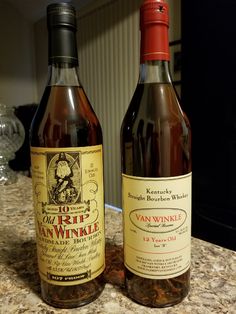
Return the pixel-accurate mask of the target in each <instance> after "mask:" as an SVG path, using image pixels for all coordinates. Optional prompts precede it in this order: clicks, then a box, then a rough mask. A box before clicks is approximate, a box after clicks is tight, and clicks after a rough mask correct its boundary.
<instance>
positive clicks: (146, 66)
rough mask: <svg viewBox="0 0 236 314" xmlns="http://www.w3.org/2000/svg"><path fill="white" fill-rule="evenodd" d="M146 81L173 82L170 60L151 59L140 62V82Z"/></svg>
mask: <svg viewBox="0 0 236 314" xmlns="http://www.w3.org/2000/svg"><path fill="white" fill-rule="evenodd" d="M145 83H171V76H170V71H169V62H168V61H162V60H161V61H160V60H150V61H145V62H144V63H142V64H140V68H139V84H145Z"/></svg>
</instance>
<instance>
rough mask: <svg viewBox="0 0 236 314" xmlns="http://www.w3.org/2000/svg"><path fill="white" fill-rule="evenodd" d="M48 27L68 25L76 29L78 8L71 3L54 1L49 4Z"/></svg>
mask: <svg viewBox="0 0 236 314" xmlns="http://www.w3.org/2000/svg"><path fill="white" fill-rule="evenodd" d="M47 23H48V28H51V27H58V26H66V27H71V28H74V29H76V10H75V8H74V7H73V6H72V5H70V4H69V3H53V4H50V5H48V6H47Z"/></svg>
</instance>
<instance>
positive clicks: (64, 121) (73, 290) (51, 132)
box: [31, 86, 104, 308]
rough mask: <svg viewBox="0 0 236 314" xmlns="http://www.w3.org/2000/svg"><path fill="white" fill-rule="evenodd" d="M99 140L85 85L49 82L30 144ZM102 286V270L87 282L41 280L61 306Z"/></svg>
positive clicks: (87, 298)
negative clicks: (55, 84) (64, 282)
mask: <svg viewBox="0 0 236 314" xmlns="http://www.w3.org/2000/svg"><path fill="white" fill-rule="evenodd" d="M99 144H102V130H101V126H100V124H99V121H98V119H97V117H96V115H95V113H94V111H93V109H92V107H91V105H90V103H89V101H88V99H87V97H86V95H85V93H84V91H83V88H82V87H80V86H47V87H46V89H45V92H44V95H43V98H42V101H41V103H40V106H39V109H38V111H37V113H36V116H35V118H34V121H33V124H32V129H31V146H33V147H53V148H60V147H83V146H92V145H99ZM78 266H79V265H78ZM103 288H104V281H103V274H101V275H99V276H98V277H96V278H95V279H93V280H91V281H88V282H87V283H83V284H80V285H71V286H60V285H54V284H50V283H48V282H46V281H44V280H43V279H42V280H41V290H42V297H43V299H44V300H45V301H46V302H47V303H48V304H50V305H53V306H55V307H59V308H60V307H61V308H73V307H76V306H80V305H84V304H87V303H89V302H91V301H92V300H94V299H96V298H97V297H98V295H99V294H100V293H101V292H102V290H103Z"/></svg>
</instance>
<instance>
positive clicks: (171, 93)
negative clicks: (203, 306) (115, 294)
mask: <svg viewBox="0 0 236 314" xmlns="http://www.w3.org/2000/svg"><path fill="white" fill-rule="evenodd" d="M140 28H141V64H140V75H139V82H138V85H137V88H136V90H135V93H134V96H133V98H132V100H131V103H130V105H129V108H128V110H127V113H126V115H125V117H124V120H123V123H122V127H121V156H122V199H123V200H122V202H123V217H124V264H125V270H126V288H127V292H128V295H129V296H130V297H131V298H132V299H134V300H135V301H136V302H138V303H141V304H143V305H146V306H150V307H165V306H171V305H174V304H176V303H178V302H180V301H181V300H182V299H183V298H184V297H185V296H186V295H187V294H188V291H189V287H190V244H191V148H190V142H191V133H190V126H189V122H188V119H187V117H186V116H185V114H184V113H183V111H182V110H181V108H180V105H179V101H178V98H177V96H176V93H175V90H174V88H173V85H172V81H171V78H170V73H169V67H168V66H169V59H170V54H169V47H168V6H167V4H166V3H165V2H164V1H161V0H146V1H144V2H143V4H142V6H141V9H140Z"/></svg>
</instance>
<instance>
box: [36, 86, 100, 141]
mask: <svg viewBox="0 0 236 314" xmlns="http://www.w3.org/2000/svg"><path fill="white" fill-rule="evenodd" d="M95 134H97V136H96V135H95ZM58 137H59V138H60V139H59V142H60V141H61V143H60V144H58V143H57V144H56V141H57V142H58V140H56V138H58ZM72 137H73V138H74V140H73V141H72V140H71V139H72ZM66 138H67V140H66ZM91 138H92V139H93V140H92V142H93V141H94V139H95V138H97V140H98V138H100V140H98V143H97V142H96V140H95V142H96V143H95V144H100V142H102V130H101V126H100V123H99V120H98V118H97V116H96V114H95V112H94V110H93V108H92V106H91V104H90V102H89V100H88V98H87V96H86V94H85V92H84V90H83V88H82V87H78V86H47V87H46V89H45V91H44V94H43V97H42V100H41V102H40V104H39V107H38V110H37V112H36V115H35V117H34V119H33V122H32V125H31V140H32V142H38V141H39V142H41V144H42V146H44V145H45V146H47V144H46V142H47V141H48V140H49V139H50V140H49V142H50V143H51V144H50V145H52V146H54V145H59V146H61V145H65V142H66V143H67V145H73V146H77V145H81V146H85V145H86V143H87V144H90V142H91ZM72 142H73V143H72ZM40 146H41V145H40Z"/></svg>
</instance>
